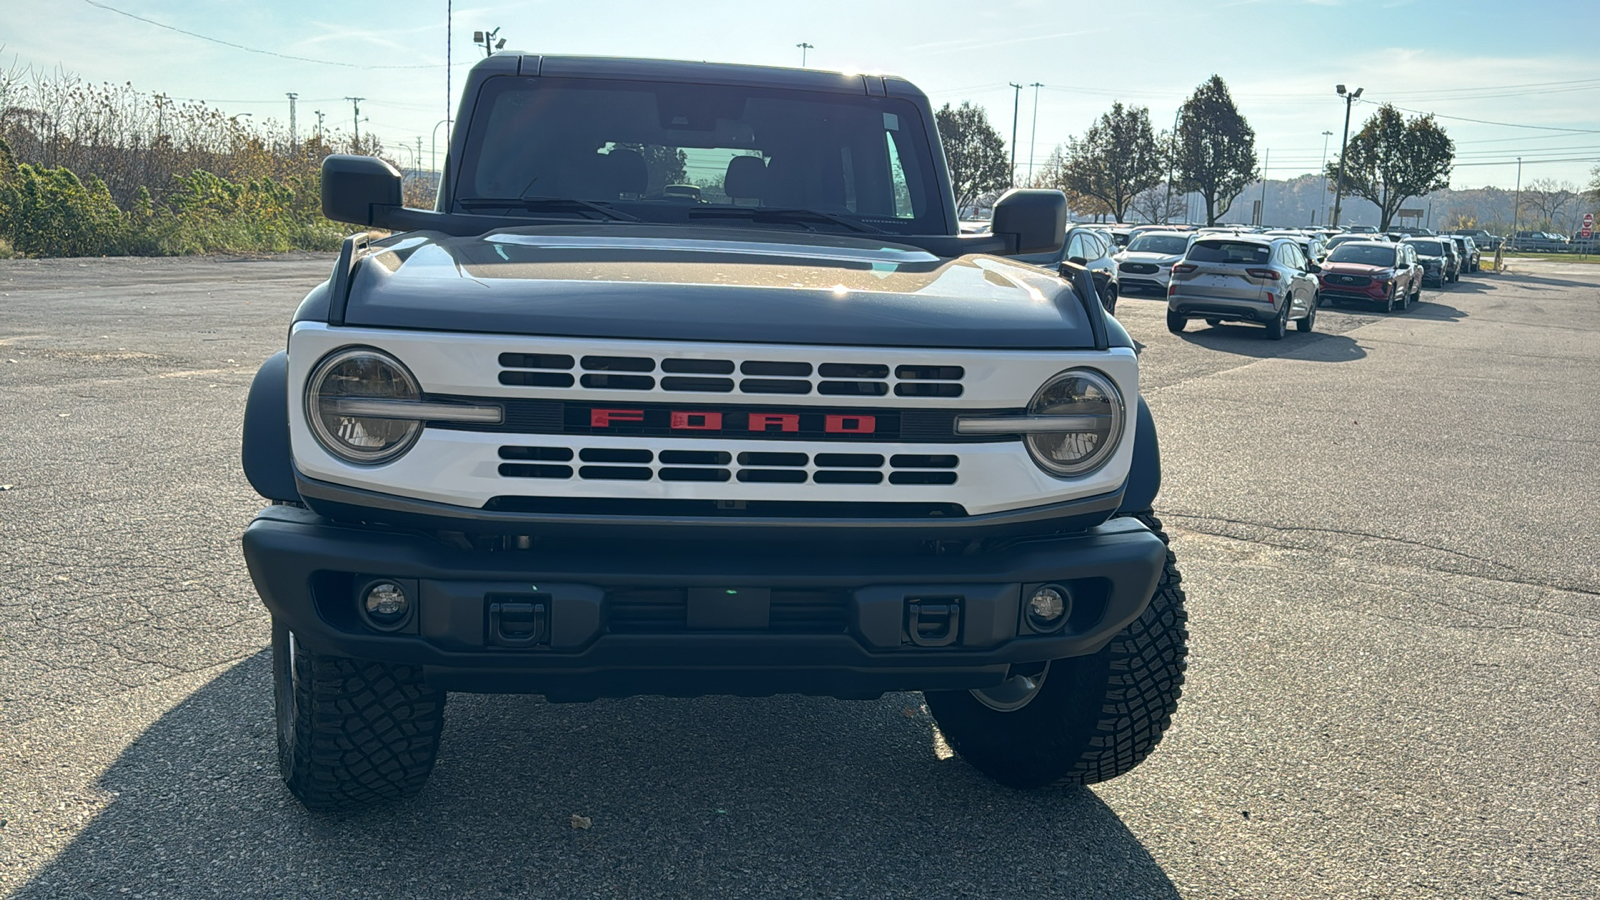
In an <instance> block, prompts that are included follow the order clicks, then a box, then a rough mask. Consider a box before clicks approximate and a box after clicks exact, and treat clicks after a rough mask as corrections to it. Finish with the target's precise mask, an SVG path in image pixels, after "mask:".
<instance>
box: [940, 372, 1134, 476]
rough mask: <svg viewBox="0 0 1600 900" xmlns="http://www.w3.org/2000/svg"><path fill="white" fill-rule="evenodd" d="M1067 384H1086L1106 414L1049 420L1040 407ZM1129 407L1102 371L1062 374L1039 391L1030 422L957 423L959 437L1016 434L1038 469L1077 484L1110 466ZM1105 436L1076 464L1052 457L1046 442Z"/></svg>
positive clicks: (982, 419) (975, 419)
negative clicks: (1063, 437) (1078, 479)
mask: <svg viewBox="0 0 1600 900" xmlns="http://www.w3.org/2000/svg"><path fill="white" fill-rule="evenodd" d="M1068 379H1083V380H1084V381H1086V382H1087V383H1088V385H1089V386H1090V387H1092V388H1093V389H1094V390H1096V391H1098V392H1099V393H1100V394H1101V395H1102V396H1103V397H1104V398H1105V401H1106V410H1105V412H1103V413H1092V414H1080V413H1073V414H1067V415H1050V414H1049V413H1047V412H1043V411H1042V409H1041V407H1042V406H1043V405H1045V404H1048V403H1050V402H1051V399H1050V394H1051V391H1052V390H1053V389H1054V388H1056V387H1057V386H1058V385H1059V384H1060V383H1061V382H1063V381H1065V380H1068ZM1126 419H1127V404H1126V403H1125V401H1124V400H1123V397H1122V390H1121V389H1120V388H1118V387H1117V383H1116V381H1114V380H1113V379H1112V378H1111V377H1110V376H1108V375H1106V374H1105V373H1104V372H1101V371H1099V370H1097V369H1089V368H1074V369H1067V370H1066V371H1064V372H1058V373H1056V374H1055V375H1053V376H1051V377H1050V379H1049V380H1047V381H1045V383H1044V384H1043V385H1042V386H1040V388H1039V390H1038V391H1037V392H1035V393H1034V395H1033V399H1032V400H1031V401H1029V403H1028V415H1025V416H963V417H961V418H958V419H956V423H955V425H956V429H955V430H956V433H957V434H1017V435H1021V436H1022V438H1023V443H1024V444H1025V445H1026V446H1027V448H1028V455H1029V456H1031V457H1033V461H1034V464H1035V465H1037V466H1038V467H1039V468H1041V469H1043V470H1044V471H1045V472H1047V473H1049V474H1051V475H1054V476H1056V477H1057V478H1076V477H1079V476H1082V475H1087V474H1089V473H1090V472H1093V471H1095V470H1096V469H1099V468H1100V467H1101V466H1103V465H1105V464H1106V462H1107V461H1108V460H1110V459H1111V457H1112V455H1113V454H1114V453H1116V450H1117V447H1118V446H1119V445H1120V444H1121V443H1122V431H1123V426H1124V422H1125V421H1126ZM1074 434H1076V435H1103V436H1104V438H1103V440H1099V441H1098V446H1096V447H1095V448H1094V449H1093V450H1092V451H1091V452H1090V453H1088V454H1087V455H1085V456H1083V457H1082V458H1081V459H1079V460H1077V461H1076V462H1071V463H1062V462H1061V461H1059V460H1057V459H1054V458H1052V456H1051V454H1049V453H1047V452H1046V451H1045V449H1044V448H1043V447H1041V442H1042V441H1043V440H1046V439H1049V438H1051V437H1056V436H1061V435H1074Z"/></svg>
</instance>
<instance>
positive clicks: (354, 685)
mask: <svg viewBox="0 0 1600 900" xmlns="http://www.w3.org/2000/svg"><path fill="white" fill-rule="evenodd" d="M291 645H292V646H293V651H292V653H291V649H290V648H291ZM291 656H292V661H291ZM272 678H273V685H274V694H275V699H276V707H277V725H278V771H279V772H280V773H281V774H282V775H283V781H284V783H285V784H287V785H288V787H289V792H290V793H292V794H294V796H295V798H296V799H298V800H299V801H300V802H301V803H302V804H304V805H305V806H306V808H307V809H341V808H344V807H350V806H358V805H361V804H366V803H372V802H376V801H379V800H394V799H398V798H400V797H408V796H410V795H412V794H414V793H416V792H417V791H418V790H420V789H421V788H422V785H423V783H424V782H426V781H427V780H428V774H429V773H430V772H432V771H433V761H434V758H435V757H436V756H437V755H438V752H439V735H440V734H441V733H442V732H443V730H444V701H445V694H444V691H440V690H436V689H434V688H431V687H428V686H427V685H426V684H424V683H423V681H422V670H421V669H419V668H416V667H414V666H398V665H391V664H388V663H380V662H371V661H368V660H360V659H350V658H347V657H342V656H328V655H324V654H321V653H313V652H312V651H310V650H308V649H306V647H305V646H304V645H302V644H299V643H298V642H295V641H293V635H292V634H291V632H290V631H289V629H288V627H287V626H285V625H283V624H282V623H280V622H276V621H274V622H273V625H272Z"/></svg>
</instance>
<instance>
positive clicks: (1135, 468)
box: [1117, 397, 1161, 514]
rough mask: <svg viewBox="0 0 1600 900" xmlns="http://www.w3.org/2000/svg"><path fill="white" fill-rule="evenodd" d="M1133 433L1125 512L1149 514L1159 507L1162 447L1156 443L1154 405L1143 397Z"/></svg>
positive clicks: (1125, 488) (1123, 501) (1124, 489)
mask: <svg viewBox="0 0 1600 900" xmlns="http://www.w3.org/2000/svg"><path fill="white" fill-rule="evenodd" d="M1135 416H1136V418H1135V421H1134V434H1133V465H1132V466H1131V467H1130V468H1129V470H1128V483H1127V485H1126V486H1125V487H1124V488H1123V492H1122V505H1121V506H1119V507H1117V512H1118V513H1119V514H1121V513H1142V512H1148V511H1150V510H1151V509H1153V508H1154V507H1155V502H1156V494H1158V493H1160V492H1161V445H1160V443H1159V442H1158V441H1157V440H1156V420H1155V417H1154V416H1152V415H1151V414H1150V404H1148V403H1146V402H1144V398H1143V397H1140V398H1139V408H1138V410H1137V412H1136V413H1135Z"/></svg>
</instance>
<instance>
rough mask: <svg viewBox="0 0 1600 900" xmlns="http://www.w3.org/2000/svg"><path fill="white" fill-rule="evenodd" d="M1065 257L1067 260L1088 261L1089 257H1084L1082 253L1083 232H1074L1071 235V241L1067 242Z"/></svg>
mask: <svg viewBox="0 0 1600 900" xmlns="http://www.w3.org/2000/svg"><path fill="white" fill-rule="evenodd" d="M1066 256H1067V259H1076V258H1082V259H1088V258H1089V257H1087V256H1085V255H1084V252H1083V232H1081V231H1078V232H1074V233H1073V235H1072V239H1071V240H1069V241H1067V253H1066Z"/></svg>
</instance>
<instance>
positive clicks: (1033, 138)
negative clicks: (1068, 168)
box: [1028, 81, 1044, 187]
mask: <svg viewBox="0 0 1600 900" xmlns="http://www.w3.org/2000/svg"><path fill="white" fill-rule="evenodd" d="M1028 87H1031V88H1033V133H1032V134H1031V135H1029V137H1028V185H1029V186H1030V187H1031V186H1032V185H1033V154H1034V151H1035V149H1037V147H1038V144H1039V88H1042V87H1044V85H1043V84H1040V83H1039V82H1037V81H1035V82H1034V83H1033V84H1030V85H1028Z"/></svg>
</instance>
